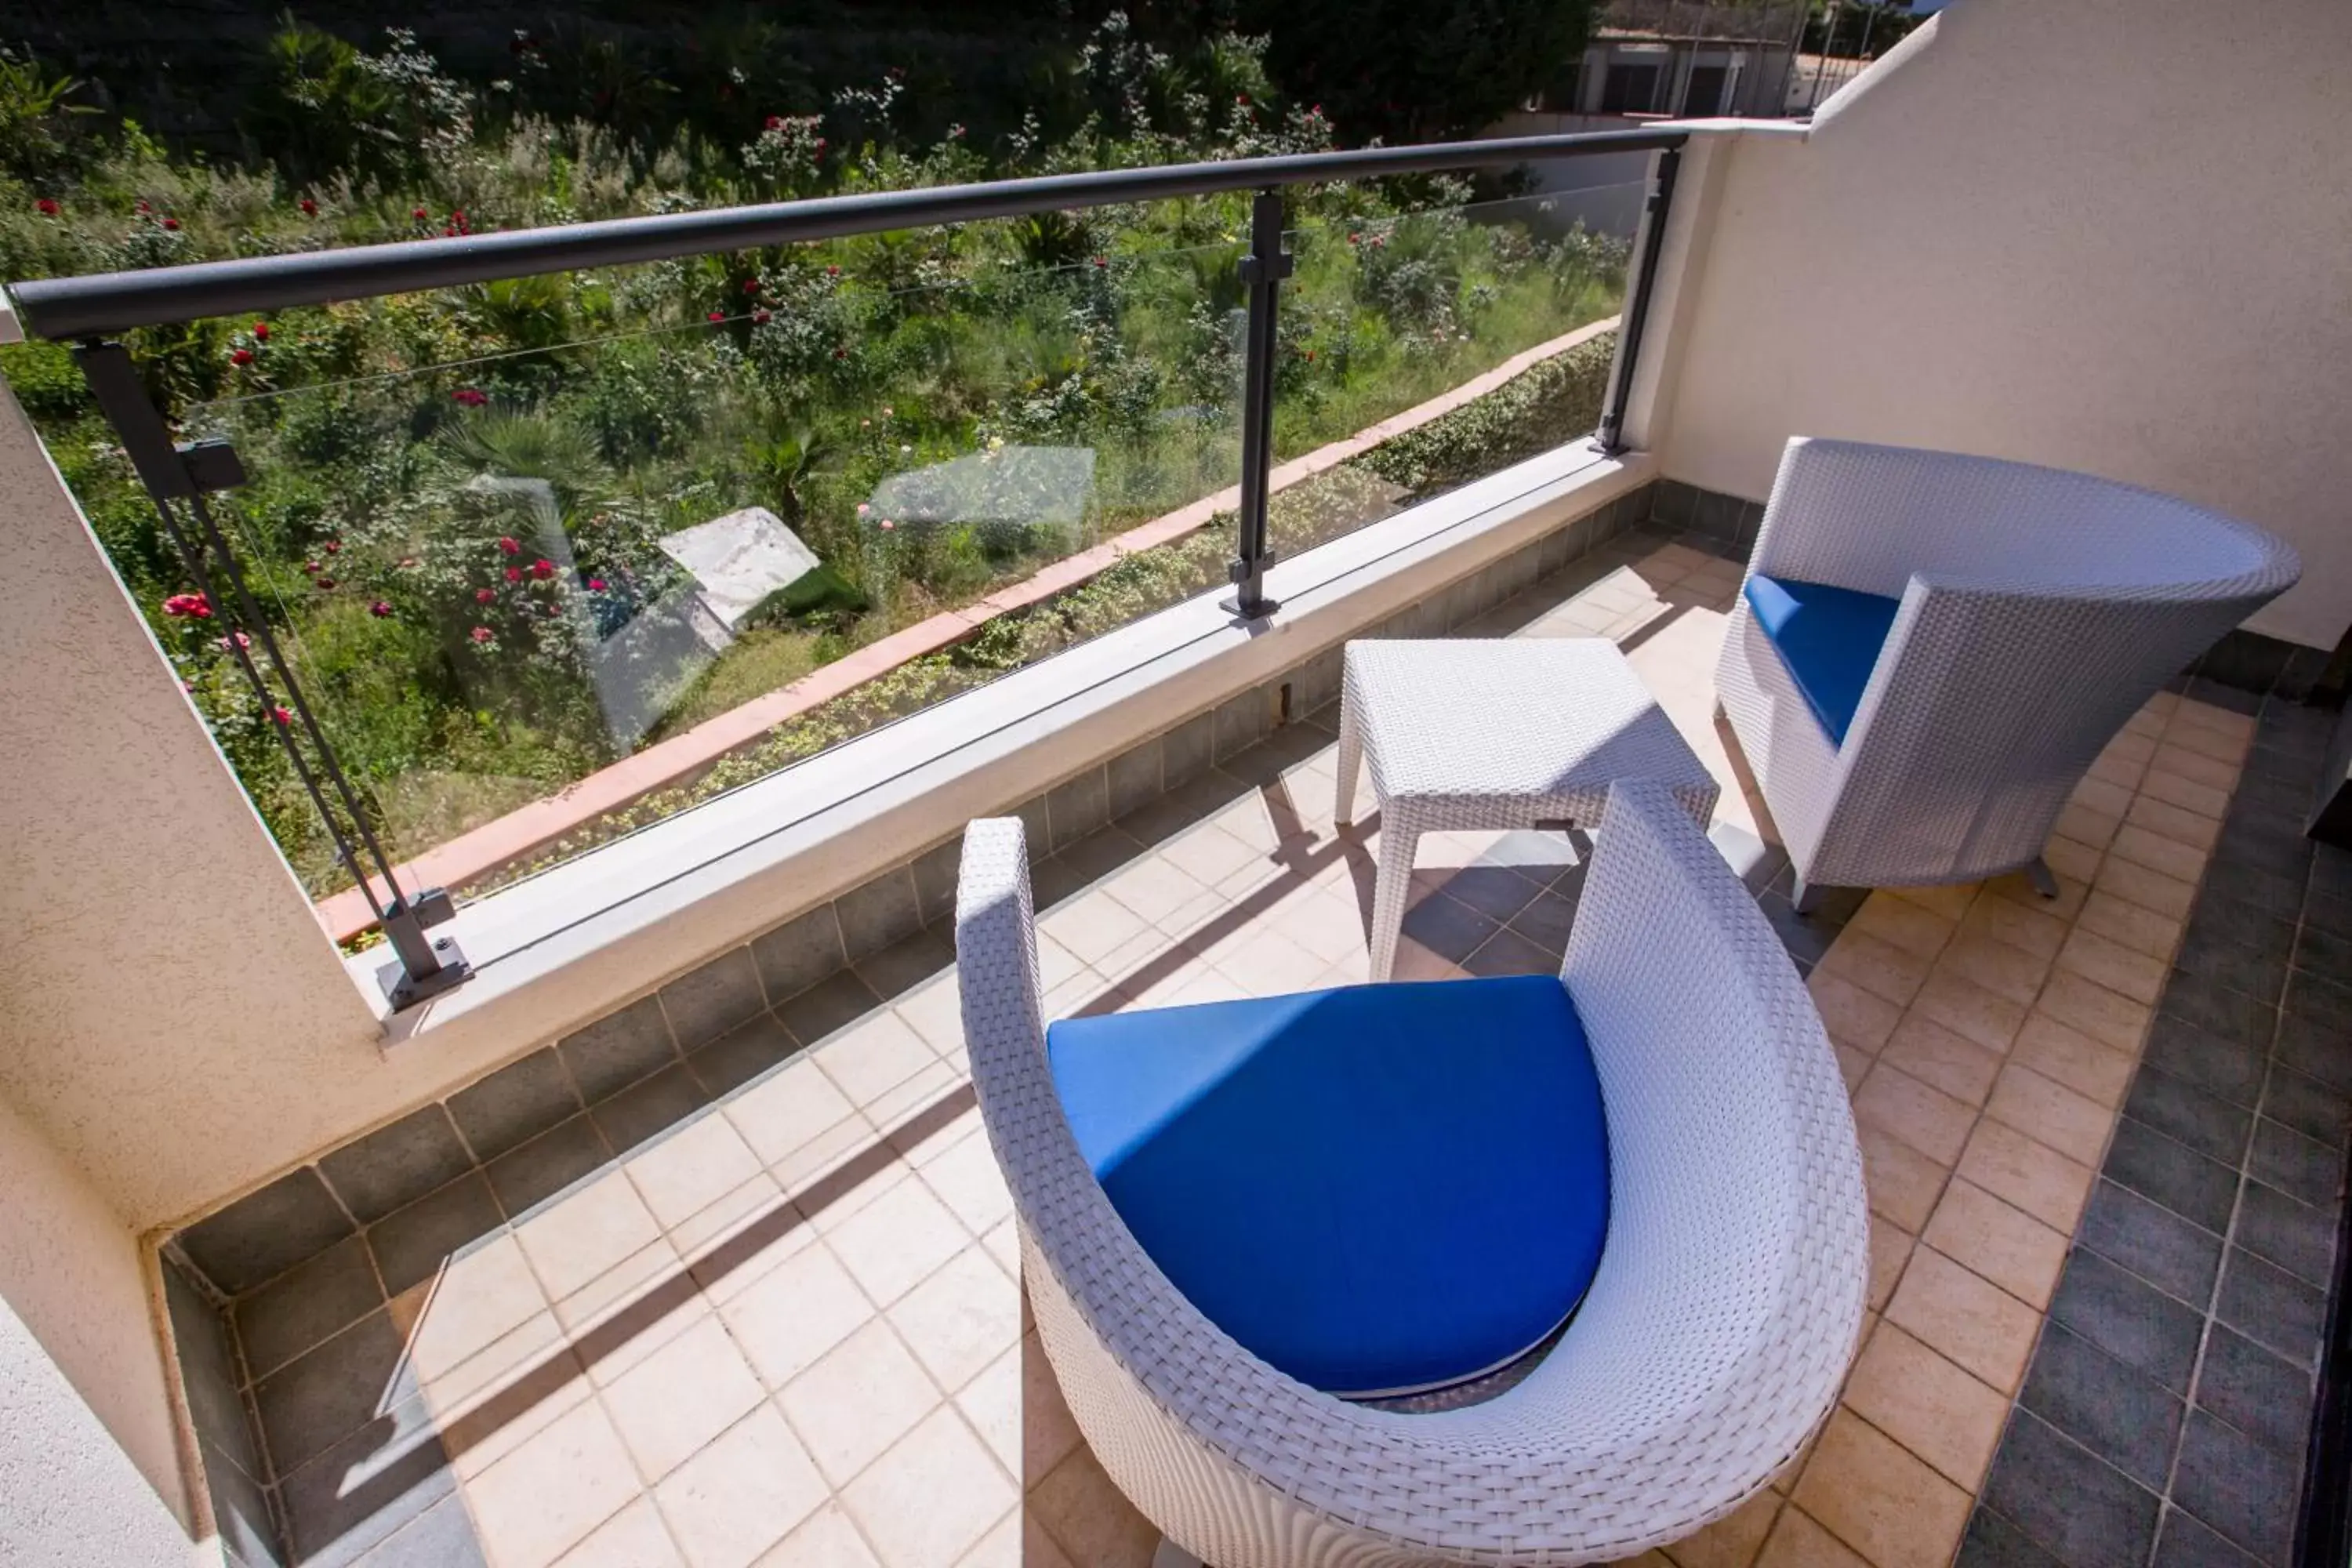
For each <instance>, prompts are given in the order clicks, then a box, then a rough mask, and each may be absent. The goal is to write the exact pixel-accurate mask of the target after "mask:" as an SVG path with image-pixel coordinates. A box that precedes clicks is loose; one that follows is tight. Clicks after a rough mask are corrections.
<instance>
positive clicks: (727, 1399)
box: [604, 1316, 766, 1485]
mask: <svg viewBox="0 0 2352 1568" xmlns="http://www.w3.org/2000/svg"><path fill="white" fill-rule="evenodd" d="M765 1397H766V1394H765V1393H764V1392H763V1391H762V1390H761V1386H760V1380H759V1379H758V1378H757V1377H756V1376H754V1375H753V1374H752V1372H751V1363H748V1362H746V1361H745V1360H744V1359H743V1352H742V1351H741V1350H740V1349H739V1348H738V1347H737V1346H736V1343H735V1342H734V1340H733V1338H732V1337H730V1335H729V1334H728V1332H727V1328H726V1325H725V1324H724V1323H722V1322H721V1321H719V1319H718V1318H716V1317H712V1316H706V1317H704V1318H702V1319H701V1320H700V1321H698V1322H696V1323H695V1324H694V1326H693V1327H691V1328H689V1329H688V1330H687V1331H685V1332H684V1333H681V1334H679V1335H678V1336H677V1337H676V1338H675V1339H673V1340H671V1341H670V1342H668V1343H667V1344H666V1345H664V1346H662V1348H661V1349H659V1350H657V1351H656V1352H654V1353H653V1354H651V1355H649V1356H647V1357H646V1358H645V1360H643V1361H641V1362H639V1363H637V1364H636V1365H635V1366H634V1367H632V1368H630V1369H629V1371H628V1372H627V1373H625V1374H624V1375H623V1376H621V1377H619V1378H617V1379H615V1380H614V1382H613V1383H612V1384H611V1385H610V1386H608V1387H607V1388H606V1389H605V1390H604V1408H605V1411H606V1413H607V1414H609V1415H611V1416H612V1418H613V1425H614V1427H615V1428H616V1429H617V1430H618V1431H619V1432H620V1434H621V1441H622V1442H623V1443H624V1444H625V1445H626V1446H627V1447H628V1450H629V1453H630V1455H631V1457H632V1458H635V1460H636V1462H637V1473H638V1474H639V1475H641V1476H643V1477H644V1478H645V1479H646V1483H647V1484H648V1485H650V1484H652V1483H654V1482H656V1481H658V1480H660V1479H662V1478H663V1477H664V1476H667V1475H668V1474H669V1473H670V1472H671V1471H672V1470H674V1469H676V1468H677V1467H678V1466H679V1465H681V1464H683V1463H685V1462H686V1461H687V1460H688V1459H689V1458H693V1457H694V1455H695V1454H696V1453H697V1452H698V1451H699V1450H700V1449H701V1448H702V1447H704V1445H706V1444H708V1443H709V1442H710V1441H711V1440H712V1439H713V1438H715V1437H717V1436H719V1434H720V1433H721V1432H724V1431H726V1430H727V1428H729V1427H730V1426H733V1425H735V1423H736V1422H737V1421H739V1420H740V1419H741V1418H742V1417H743V1416H744V1415H748V1414H750V1412H751V1407H752V1406H753V1405H757V1404H759V1403H760V1401H761V1399H763V1398H765Z"/></svg>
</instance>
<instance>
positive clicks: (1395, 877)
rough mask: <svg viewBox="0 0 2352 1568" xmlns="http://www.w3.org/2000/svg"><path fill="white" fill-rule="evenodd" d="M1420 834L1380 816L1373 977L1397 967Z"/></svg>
mask: <svg viewBox="0 0 2352 1568" xmlns="http://www.w3.org/2000/svg"><path fill="white" fill-rule="evenodd" d="M1420 840H1421V834H1420V833H1419V832H1418V831H1416V830H1414V829H1412V828H1408V827H1405V826H1402V824H1400V823H1396V822H1392V821H1391V820H1389V816H1388V814H1383V815H1382V816H1381V863H1380V868H1379V869H1378V870H1377V871H1376V872H1374V873H1373V878H1374V879H1373V882H1372V930H1371V941H1372V965H1371V974H1372V979H1373V980H1374V981H1376V982H1378V981H1384V980H1387V979H1389V978H1390V977H1391V973H1392V972H1393V971H1394V970H1395V968H1396V949H1397V935H1398V933H1399V932H1400V931H1402V930H1403V929H1404V906H1405V900H1407V899H1409V898H1410V897H1411V896H1412V852H1413V847H1414V846H1415V845H1416V844H1418V843H1419V842H1420Z"/></svg>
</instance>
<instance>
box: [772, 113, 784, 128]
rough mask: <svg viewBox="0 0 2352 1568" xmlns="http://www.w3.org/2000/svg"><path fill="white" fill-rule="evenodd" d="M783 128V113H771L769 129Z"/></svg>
mask: <svg viewBox="0 0 2352 1568" xmlns="http://www.w3.org/2000/svg"><path fill="white" fill-rule="evenodd" d="M783 128H784V117H783V116H782V115H781V114H771V115H770V116H768V129H769V130H771V131H782V129H783Z"/></svg>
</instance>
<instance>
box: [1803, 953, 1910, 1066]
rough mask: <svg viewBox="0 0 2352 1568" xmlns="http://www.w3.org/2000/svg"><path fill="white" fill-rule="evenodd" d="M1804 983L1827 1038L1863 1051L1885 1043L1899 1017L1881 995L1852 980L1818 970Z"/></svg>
mask: <svg viewBox="0 0 2352 1568" xmlns="http://www.w3.org/2000/svg"><path fill="white" fill-rule="evenodd" d="M1805 985H1806V988H1807V989H1808V990H1810V991H1811V993H1812V995H1813V1005H1814V1006H1816V1007H1818V1008H1820V1009H1821V1014H1822V1024H1823V1025H1824V1026H1827V1028H1828V1029H1829V1032H1830V1035H1831V1037H1832V1038H1833V1039H1840V1040H1844V1041H1846V1042H1847V1043H1848V1044H1850V1045H1854V1046H1859V1047H1862V1048H1863V1049H1864V1050H1865V1051H1876V1050H1877V1049H1878V1048H1879V1047H1882V1046H1884V1045H1885V1044H1886V1040H1887V1037H1888V1036H1890V1035H1892V1034H1894V1033H1895V1025H1896V1024H1897V1023H1898V1022H1900V1021H1901V1019H1902V1017H1903V1009H1902V1008H1900V1007H1898V1006H1896V1005H1895V1004H1894V1003H1892V1002H1889V1001H1887V1000H1886V999H1885V997H1883V996H1875V995H1873V994H1871V993H1869V992H1867V991H1864V989H1863V988H1862V987H1861V986H1859V985H1856V984H1853V982H1852V981H1848V980H1841V979H1839V978H1838V977H1837V976H1836V975H1834V974H1824V973H1822V972H1821V971H1820V970H1818V969H1816V970H1814V971H1813V973H1812V974H1811V977H1810V978H1808V979H1807V980H1806V982H1805Z"/></svg>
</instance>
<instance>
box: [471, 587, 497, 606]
mask: <svg viewBox="0 0 2352 1568" xmlns="http://www.w3.org/2000/svg"><path fill="white" fill-rule="evenodd" d="M497 597H498V595H497V594H495V593H493V592H491V591H490V590H489V589H488V588H477V589H475V590H474V603H476V604H478V605H487V604H488V603H489V602H490V601H491V600H493V599H495V598H497Z"/></svg>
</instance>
